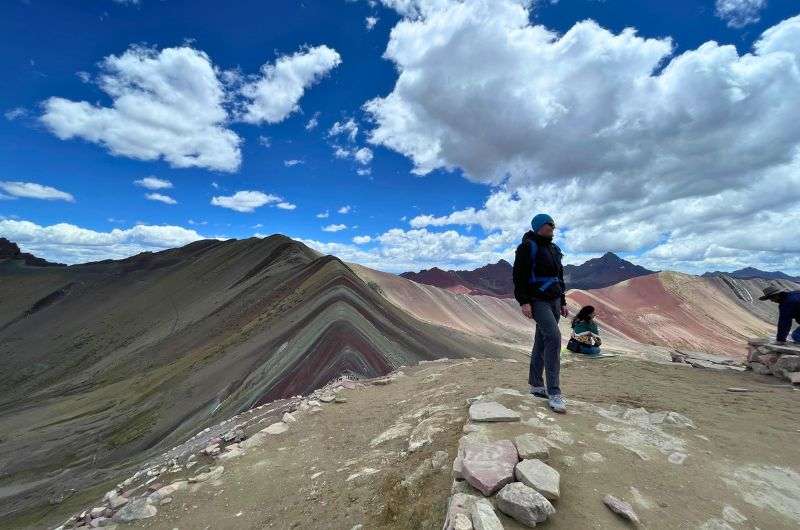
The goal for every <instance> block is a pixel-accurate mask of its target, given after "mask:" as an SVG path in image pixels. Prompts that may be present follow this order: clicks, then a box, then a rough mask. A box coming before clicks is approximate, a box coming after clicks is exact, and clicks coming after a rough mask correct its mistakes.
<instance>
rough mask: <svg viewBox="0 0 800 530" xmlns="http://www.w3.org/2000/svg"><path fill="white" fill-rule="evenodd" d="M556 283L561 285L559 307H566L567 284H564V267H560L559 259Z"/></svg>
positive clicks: (559, 261)
mask: <svg viewBox="0 0 800 530" xmlns="http://www.w3.org/2000/svg"><path fill="white" fill-rule="evenodd" d="M558 283H559V284H561V305H562V306H565V305H567V284H566V283H564V266H563V265H561V258H560V257H559V260H558Z"/></svg>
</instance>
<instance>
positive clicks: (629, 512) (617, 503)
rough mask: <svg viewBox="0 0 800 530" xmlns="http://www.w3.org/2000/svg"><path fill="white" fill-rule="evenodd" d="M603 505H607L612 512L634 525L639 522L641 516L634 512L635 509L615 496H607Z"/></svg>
mask: <svg viewBox="0 0 800 530" xmlns="http://www.w3.org/2000/svg"><path fill="white" fill-rule="evenodd" d="M603 503H605V505H606V506H608V507H609V509H610V510H611V511H612V512H614V513H616V514H617V515H619V516H620V517H622V518H623V519H627V520H629V521H631V522H633V523H638V522H639V516H638V515H636V512H634V511H633V507H632V506H631V505H630V504H628V503H627V502H625V501H621V500H619V499H618V498H616V497H614V496H613V495H606V496H605V497H603Z"/></svg>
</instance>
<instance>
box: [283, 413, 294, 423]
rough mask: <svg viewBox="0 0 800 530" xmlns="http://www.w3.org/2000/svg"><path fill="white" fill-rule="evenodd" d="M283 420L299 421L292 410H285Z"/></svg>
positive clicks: (285, 421)
mask: <svg viewBox="0 0 800 530" xmlns="http://www.w3.org/2000/svg"><path fill="white" fill-rule="evenodd" d="M281 421H282V422H283V423H295V422H297V418H295V417H294V415H293V414H292V413H291V412H284V413H283V417H281Z"/></svg>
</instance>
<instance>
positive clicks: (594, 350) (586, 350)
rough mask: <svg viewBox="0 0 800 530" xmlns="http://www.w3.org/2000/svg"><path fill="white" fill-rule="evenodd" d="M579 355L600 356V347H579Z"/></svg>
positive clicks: (586, 345) (585, 345)
mask: <svg viewBox="0 0 800 530" xmlns="http://www.w3.org/2000/svg"><path fill="white" fill-rule="evenodd" d="M580 349H581V353H583V354H584V355H600V346H589V345H588V344H581V345H580Z"/></svg>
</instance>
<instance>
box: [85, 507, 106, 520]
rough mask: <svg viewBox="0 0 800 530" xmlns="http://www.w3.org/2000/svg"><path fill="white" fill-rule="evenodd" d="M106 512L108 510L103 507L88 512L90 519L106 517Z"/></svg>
mask: <svg viewBox="0 0 800 530" xmlns="http://www.w3.org/2000/svg"><path fill="white" fill-rule="evenodd" d="M106 510H108V508H106V507H105V506H97V507H96V508H92V509H91V511H89V517H91V518H92V519H97V518H98V517H104V516H105V515H106Z"/></svg>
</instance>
